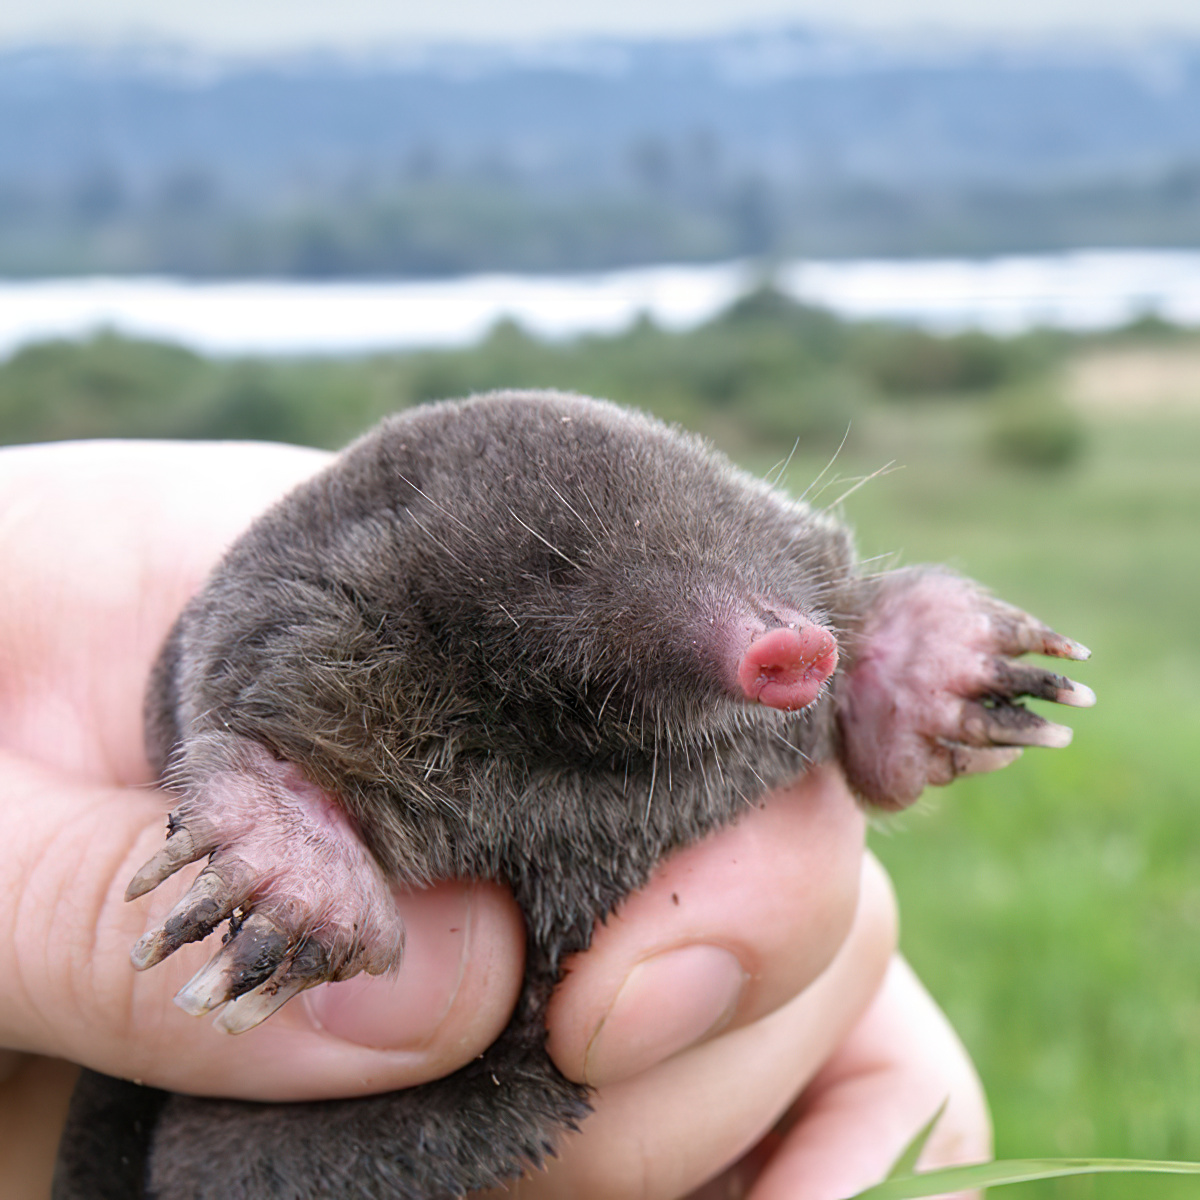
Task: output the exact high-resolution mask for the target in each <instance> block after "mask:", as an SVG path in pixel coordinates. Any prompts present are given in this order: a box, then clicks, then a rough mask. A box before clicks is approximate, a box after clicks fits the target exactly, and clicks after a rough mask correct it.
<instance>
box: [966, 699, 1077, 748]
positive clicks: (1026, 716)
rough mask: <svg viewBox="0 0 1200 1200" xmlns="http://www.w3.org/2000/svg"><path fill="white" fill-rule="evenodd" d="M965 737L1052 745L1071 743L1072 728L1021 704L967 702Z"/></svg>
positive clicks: (980, 742)
mask: <svg viewBox="0 0 1200 1200" xmlns="http://www.w3.org/2000/svg"><path fill="white" fill-rule="evenodd" d="M960 736H961V739H962V741H963V742H965V743H966V744H967V745H968V746H976V747H986V746H1048V747H1050V748H1052V749H1061V748H1062V747H1063V746H1069V745H1070V744H1071V736H1072V734H1071V730H1070V729H1069V728H1068V727H1067V726H1066V725H1056V724H1054V722H1053V721H1047V720H1046V719H1045V718H1044V717H1039V716H1038V714H1037V713H1035V712H1030V711H1029V709H1027V708H1025V707H1024V706H1022V705H1020V704H1008V703H1004V704H994V705H991V706H990V707H989V706H986V705H983V704H976V703H970V702H969V703H967V704H964V705H963V715H962V723H961V733H960Z"/></svg>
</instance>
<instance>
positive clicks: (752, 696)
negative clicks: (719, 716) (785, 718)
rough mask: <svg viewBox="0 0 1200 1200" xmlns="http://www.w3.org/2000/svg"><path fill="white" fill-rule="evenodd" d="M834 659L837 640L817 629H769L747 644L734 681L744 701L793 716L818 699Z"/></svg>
mask: <svg viewBox="0 0 1200 1200" xmlns="http://www.w3.org/2000/svg"><path fill="white" fill-rule="evenodd" d="M837 659H838V648H837V640H836V639H835V638H834V636H833V634H832V633H830V632H829V630H828V629H824V628H822V627H821V626H820V625H811V624H802V625H800V627H799V628H796V629H792V628H786V629H772V630H770V631H769V632H767V633H764V634H762V635H761V636H760V637H758V638H756V639H755V640H754V641H753V642H751V643H750V648H749V649H748V650H747V651H746V653H745V655H744V656H743V657H742V661H741V663H740V665H739V666H738V673H737V681H738V684H739V686H740V687H741V689H742V691H743V692H744V693H745V696H746V699H747V700H757V701H758V702H759V703H760V704H765V705H767V706H768V707H769V708H780V709H783V710H784V711H786V712H795V711H796V710H797V709H801V708H807V707H808V705H810V704H811V703H812V702H813V701H814V700H815V699H816V698H817V695H818V694H819V693H820V691H821V685H822V684H823V683H824V682H825V680H827V679H828V678H829V677H830V675H832V674H833V672H834V668H835V667H836V666H837Z"/></svg>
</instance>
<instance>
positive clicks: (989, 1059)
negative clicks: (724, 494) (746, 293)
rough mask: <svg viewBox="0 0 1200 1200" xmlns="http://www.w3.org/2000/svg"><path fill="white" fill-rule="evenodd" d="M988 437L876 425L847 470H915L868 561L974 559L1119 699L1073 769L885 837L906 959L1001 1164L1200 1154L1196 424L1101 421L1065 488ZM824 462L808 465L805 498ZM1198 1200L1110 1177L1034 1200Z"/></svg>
mask: <svg viewBox="0 0 1200 1200" xmlns="http://www.w3.org/2000/svg"><path fill="white" fill-rule="evenodd" d="M983 436H984V419H983V417H982V415H981V414H978V413H977V412H967V413H965V414H964V413H963V412H958V413H955V414H948V413H947V412H946V410H945V408H944V407H942V406H936V407H929V408H927V409H924V410H922V409H920V408H918V409H916V410H912V411H909V412H907V413H905V414H904V416H903V419H901V418H899V417H897V418H896V419H894V420H891V421H880V422H876V424H875V425H874V426H873V427H872V429H871V430H870V431H869V434H868V436H866V437H865V438H862V439H859V444H858V446H857V448H856V451H855V452H854V453H853V454H848V455H844V456H843V457H841V458H840V459H839V462H838V464H837V468H836V469H837V470H838V471H839V472H840V473H841V474H844V475H855V474H858V473H865V472H869V471H872V470H875V469H876V468H878V467H880V466H881V465H883V463H885V462H887V461H889V460H890V459H892V458H895V459H896V460H897V462H898V464H899V465H900V466H901V469H899V470H896V471H894V472H893V473H891V474H889V475H887V476H886V477H884V478H880V479H875V480H873V481H871V482H870V483H868V484H866V485H865V486H864V487H863V488H862V489H860V490H859V491H858V492H857V493H855V494H854V495H853V496H852V497H851V498H850V499H849V500H848V501H847V503H846V506H845V507H846V510H847V514H848V516H849V517H850V519H851V520H852V521H853V523H854V524H855V525H856V527H857V528H858V531H859V542H860V546H861V549H862V551H863V552H864V553H865V554H877V553H884V552H887V553H892V552H898V553H899V554H900V555H901V556H902V561H904V562H909V563H913V562H922V561H937V562H949V563H952V564H953V565H955V566H956V567H958V568H959V569H961V570H963V571H964V572H967V573H969V574H971V575H972V576H974V577H975V578H978V579H980V580H982V581H984V582H986V583H987V584H988V585H989V586H991V587H992V588H994V589H995V590H996V591H997V592H998V593H1000V594H1001V595H1003V596H1004V597H1005V598H1007V599H1010V600H1012V601H1014V602H1016V603H1019V604H1021V605H1022V606H1023V607H1026V608H1028V609H1029V610H1030V611H1032V612H1034V613H1036V614H1037V615H1039V616H1041V617H1042V618H1043V619H1045V620H1046V621H1048V622H1050V623H1051V624H1053V625H1054V626H1055V627H1056V628H1058V629H1059V630H1060V631H1062V632H1065V633H1069V634H1070V635H1071V636H1073V637H1076V638H1078V639H1079V640H1081V641H1083V642H1085V643H1086V644H1087V645H1089V646H1090V647H1091V649H1092V651H1093V658H1092V660H1091V661H1090V662H1088V663H1086V664H1079V665H1075V664H1072V666H1073V674H1075V676H1076V677H1077V678H1079V679H1081V680H1083V681H1084V682H1086V683H1088V684H1089V685H1090V686H1092V687H1093V688H1095V690H1096V691H1097V693H1098V694H1099V697H1100V702H1099V704H1098V706H1097V707H1096V708H1095V709H1093V710H1091V711H1074V710H1060V711H1065V712H1066V713H1067V714H1068V715H1067V719H1068V720H1069V721H1070V723H1071V724H1072V725H1074V727H1075V729H1076V738H1075V742H1074V744H1073V745H1072V746H1071V747H1070V748H1069V749H1067V750H1065V751H1045V750H1041V751H1039V750H1032V751H1028V752H1027V753H1026V755H1025V757H1024V758H1023V759H1022V760H1021V761H1020V762H1018V763H1017V764H1015V765H1014V766H1012V767H1010V768H1008V769H1007V770H1005V771H1003V772H1000V773H998V774H996V775H992V776H986V777H982V778H976V779H970V780H964V781H960V782H959V783H957V784H956V785H954V786H953V787H951V788H949V789H938V790H932V791H931V792H930V793H928V794H927V796H926V798H925V799H924V800H923V801H922V803H921V804H920V805H918V806H917V808H916V809H915V810H913V811H912V812H910V813H908V814H905V815H904V816H902V817H900V818H898V819H895V820H889V821H882V822H880V824H879V828H878V831H877V832H876V834H875V835H874V836H873V839H872V840H873V845H874V847H875V849H876V851H877V853H878V854H879V856H880V857H881V858H882V859H883V861H884V862H885V863H886V864H887V866H888V868H889V869H890V871H891V872H892V875H893V877H894V879H895V882H896V885H897V889H898V891H899V894H900V902H901V912H902V920H903V937H902V941H903V947H904V950H905V952H906V953H907V954H908V956H909V958H910V959H911V961H912V962H913V964H914V965H915V967H916V968H917V970H918V971H919V973H920V974H921V976H922V977H923V978H924V979H925V981H926V982H927V984H928V985H929V987H930V988H931V990H932V991H933V992H934V994H935V995H936V996H937V997H938V998H939V1000H940V1001H941V1002H942V1004H943V1005H944V1006H945V1008H946V1010H947V1011H948V1013H949V1014H950V1016H951V1018H952V1020H953V1022H954V1024H955V1026H956V1027H957V1029H958V1030H959V1032H960V1033H961V1035H962V1037H963V1039H964V1040H965V1042H966V1043H967V1045H968V1047H969V1048H970V1050H971V1053H972V1055H973V1056H974V1058H975V1061H976V1063H977V1065H978V1067H979V1070H980V1073H981V1074H982V1076H983V1078H984V1081H985V1083H986V1086H987V1089H988V1092H989V1095H990V1097H991V1100H992V1105H993V1112H994V1116H995V1122H996V1149H997V1154H998V1156H1000V1157H1019V1156H1029V1155H1071V1156H1077V1155H1088V1156H1090V1155H1106V1156H1133V1157H1139V1158H1186V1159H1200V782H1198V779H1197V776H1198V774H1200V737H1198V731H1200V620H1198V608H1200V553H1198V551H1200V536H1198V535H1200V414H1198V415H1197V416H1196V417H1195V418H1194V419H1185V418H1184V417H1181V416H1175V417H1166V416H1153V415H1150V416H1147V415H1141V416H1139V417H1138V418H1137V421H1136V423H1134V422H1133V421H1128V420H1126V421H1121V420H1116V419H1113V418H1107V419H1104V420H1098V419H1094V418H1093V419H1092V420H1090V421H1089V427H1088V444H1087V449H1086V451H1085V453H1084V454H1083V455H1082V456H1081V457H1080V460H1079V461H1078V462H1077V463H1075V464H1073V465H1072V466H1071V467H1069V468H1066V469H1063V470H1060V471H1055V472H1039V471H1036V470H1028V469H1026V470H1018V469H1012V468H1004V467H1000V466H997V465H996V464H995V463H994V462H993V461H991V460H990V459H989V458H988V457H987V456H985V455H983V454H982V453H981V452H980V446H981V443H982V439H983ZM823 465H824V463H823V462H822V461H820V460H817V459H811V460H805V461H800V462H797V461H795V460H793V463H792V466H791V468H790V469H789V472H788V481H787V482H788V484H789V487H790V490H792V491H793V493H798V492H801V491H803V490H804V488H805V487H806V486H807V485H808V483H809V481H810V480H811V479H812V477H813V476H815V475H816V473H817V472H818V471H819V470H820V469H821V467H822V466H823ZM839 490H840V489H839V488H838V487H836V486H835V487H832V488H830V489H828V491H827V492H826V493H825V496H826V498H828V499H833V498H836V496H837V494H838V492H839ZM1044 707H1045V708H1052V707H1053V706H1044ZM1198 1193H1200V1185H1198V1184H1197V1183H1196V1181H1195V1180H1188V1179H1174V1180H1172V1179H1164V1178H1154V1179H1148V1178H1137V1177H1123V1178H1122V1177H1110V1178H1106V1179H1096V1178H1071V1179H1064V1180H1059V1181H1054V1182H1047V1183H1041V1184H1030V1185H1026V1186H1025V1187H1024V1188H1023V1189H1020V1190H1018V1191H1017V1192H1014V1193H1013V1194H1014V1195H1017V1194H1020V1195H1028V1196H1035V1197H1056V1198H1058V1197H1061V1198H1064V1200H1065V1198H1070V1200H1084V1198H1090V1197H1097V1198H1112V1197H1134V1196H1139V1197H1140V1196H1146V1197H1176V1196H1180V1197H1182V1196H1195V1195H1197V1194H1198Z"/></svg>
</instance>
